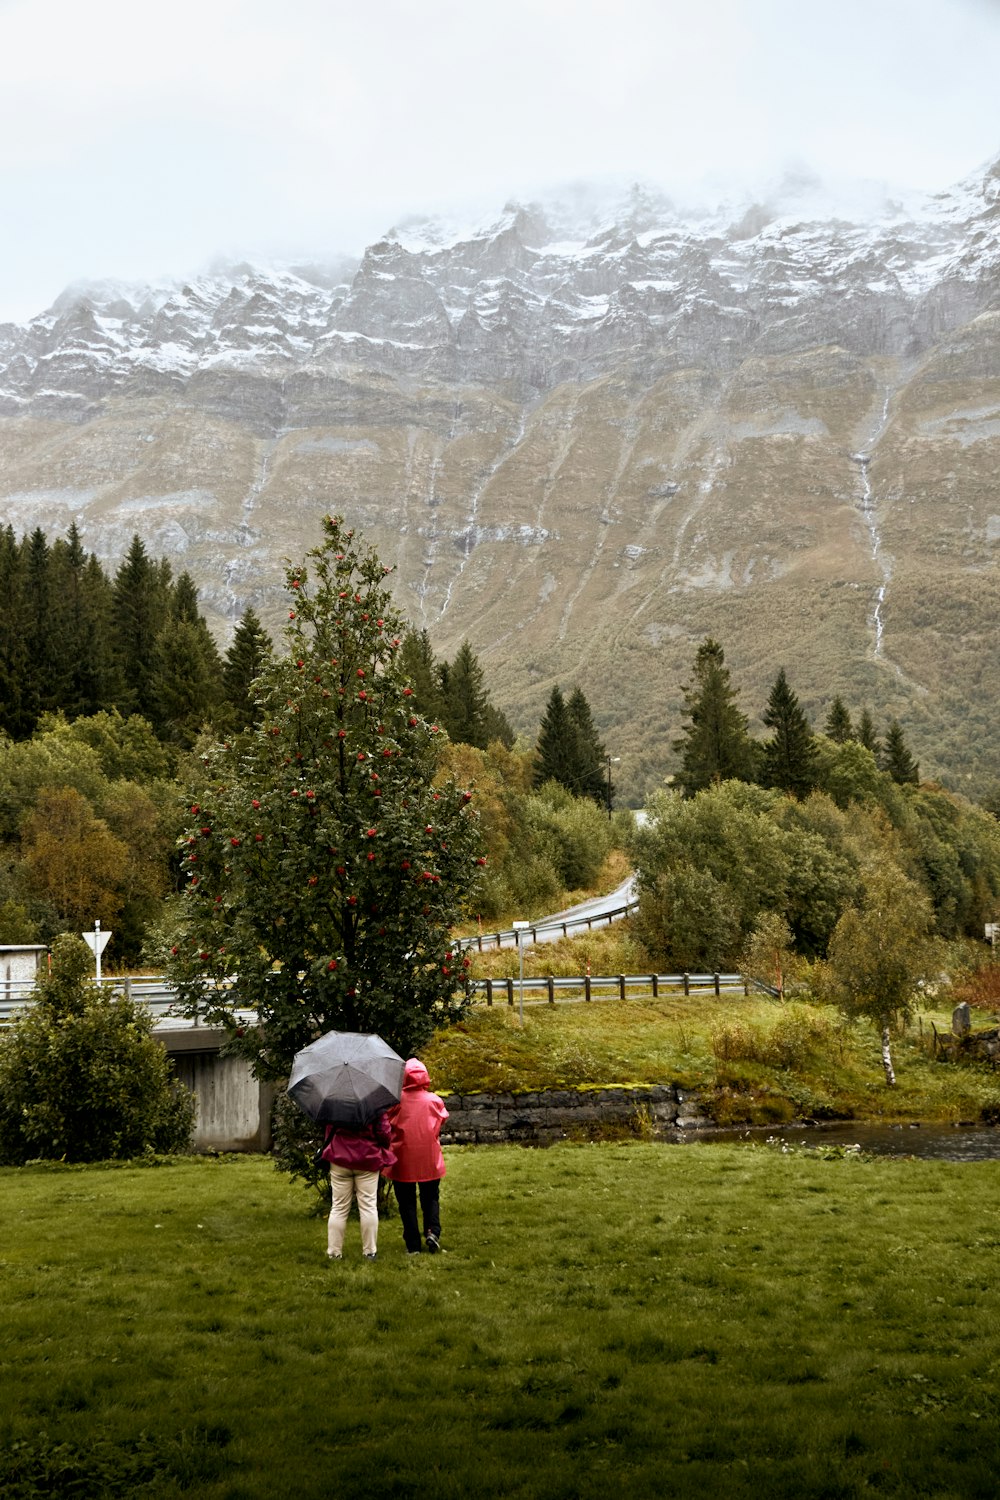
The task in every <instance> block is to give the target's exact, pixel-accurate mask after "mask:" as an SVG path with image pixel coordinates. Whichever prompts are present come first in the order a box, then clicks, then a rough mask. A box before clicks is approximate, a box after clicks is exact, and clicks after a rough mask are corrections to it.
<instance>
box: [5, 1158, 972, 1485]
mask: <svg viewBox="0 0 1000 1500" xmlns="http://www.w3.org/2000/svg"><path fill="white" fill-rule="evenodd" d="M448 1168H449V1171H448V1176H447V1178H446V1180H445V1184H444V1191H443V1196H442V1203H443V1209H444V1215H443V1217H444V1243H445V1245H446V1246H447V1249H448V1253H447V1254H445V1255H441V1256H437V1257H429V1256H421V1257H419V1258H418V1257H411V1258H407V1257H406V1256H405V1255H404V1253H403V1248H402V1244H401V1240H400V1235H399V1225H398V1220H395V1219H390V1220H387V1221H385V1222H384V1223H383V1224H382V1227H381V1235H380V1246H379V1251H380V1253H379V1261H378V1263H377V1264H375V1265H367V1264H365V1263H363V1262H362V1260H361V1258H360V1245H359V1242H358V1226H357V1225H356V1224H351V1225H350V1226H349V1229H348V1244H347V1256H348V1258H347V1259H345V1261H344V1262H343V1263H342V1264H339V1265H329V1264H328V1263H327V1262H326V1259H325V1255H324V1253H323V1252H324V1248H325V1238H324V1228H325V1226H324V1225H323V1223H322V1221H320V1220H317V1219H315V1218H310V1217H308V1213H307V1206H308V1199H307V1198H306V1196H305V1194H304V1193H303V1192H302V1190H301V1189H300V1188H296V1187H293V1186H291V1185H290V1184H289V1183H288V1181H287V1180H286V1179H284V1178H282V1177H281V1176H279V1175H278V1174H277V1173H276V1172H275V1171H274V1169H273V1167H272V1166H271V1164H270V1163H269V1162H268V1161H267V1160H265V1159H262V1158H253V1157H246V1158H240V1159H234V1158H223V1159H218V1160H206V1159H202V1160H198V1159H186V1160H180V1161H177V1162H173V1163H169V1164H162V1165H158V1166H148V1167H139V1166H125V1167H119V1168H114V1169H110V1168H100V1167H97V1168H95V1167H90V1168H65V1167H51V1166H50V1167H43V1166H37V1167H28V1168H24V1169H21V1170H13V1169H7V1170H3V1171H0V1201H2V1204H3V1226H4V1233H3V1239H2V1243H0V1284H2V1291H3V1295H2V1298H0V1329H2V1352H0V1361H2V1362H0V1440H2V1449H0V1493H2V1494H3V1495H4V1497H5V1500H21V1497H27V1496H32V1497H34V1496H38V1495H57V1496H74V1497H82V1500H89V1497H102V1500H103V1497H110V1496H118V1495H123V1496H124V1495H150V1496H171V1497H172V1496H178V1495H181V1494H184V1493H187V1494H194V1495H198V1496H206V1497H218V1500H223V1497H225V1500H258V1497H260V1500H263V1497H270V1496H274V1497H284V1496H289V1497H291V1496H299V1497H313V1496H316V1497H319V1496H330V1497H355V1496H379V1497H381V1496H413V1497H418V1496H419V1497H428V1500H431V1497H435V1500H436V1497H442V1500H458V1497H462V1500H467V1497H470V1496H481V1495H482V1496H492V1495H498V1496H500V1495H503V1496H511V1497H524V1500H530V1497H535V1496H539V1497H545V1500H549V1497H552V1500H556V1497H558V1500H573V1497H580V1500H589V1497H602V1500H603V1497H606V1496H607V1495H608V1494H609V1493H611V1494H614V1495H616V1496H629V1497H646V1496H654V1495H679V1496H705V1497H708V1496H711V1497H726V1500H728V1497H735V1500H741V1497H751V1496H752V1497H755V1500H759V1497H784V1496H791V1497H797V1496H809V1497H826V1500H847V1497H851V1500H853V1497H863V1496H892V1497H899V1500H904V1497H905V1500H910V1497H913V1496H918V1495H919V1496H935V1497H953V1500H971V1497H980V1496H981V1497H983V1500H986V1497H990V1500H992V1497H993V1496H994V1495H995V1493H996V1464H997V1459H998V1456H1000V1444H998V1437H997V1432H998V1422H1000V1352H998V1344H997V1333H998V1313H1000V1290H998V1287H997V1277H996V1264H997V1252H998V1249H1000V1195H998V1193H997V1187H998V1182H1000V1165H997V1164H995V1163H970V1164H963V1165H960V1166H959V1165H951V1164H946V1163H939V1162H915V1161H890V1160H878V1161H866V1160H859V1159H854V1158H847V1159H843V1160H820V1159H817V1158H816V1157H814V1156H810V1157H809V1158H808V1159H803V1158H802V1157H801V1156H799V1155H798V1154H796V1153H794V1152H793V1153H789V1154H782V1153H781V1152H780V1151H778V1150H775V1149H768V1148H766V1147H760V1148H739V1147H726V1146H704V1147H702V1146H688V1147H683V1148H678V1147H667V1146H657V1145H648V1144H634V1145H628V1146H611V1145H570V1144H565V1145H561V1146H557V1147H553V1148H551V1149H550V1150H547V1151H529V1150H524V1149H519V1148H517V1147H497V1148H489V1149H482V1148H481V1149H478V1150H477V1149H472V1148H465V1149H452V1150H450V1151H449V1152H448Z"/></svg>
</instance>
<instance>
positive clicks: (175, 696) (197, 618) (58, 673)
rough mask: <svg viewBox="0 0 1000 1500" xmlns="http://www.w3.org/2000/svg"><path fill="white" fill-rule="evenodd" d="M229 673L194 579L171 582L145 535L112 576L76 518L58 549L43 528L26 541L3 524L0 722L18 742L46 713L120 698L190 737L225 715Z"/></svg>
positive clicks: (171, 736) (177, 735)
mask: <svg viewBox="0 0 1000 1500" xmlns="http://www.w3.org/2000/svg"><path fill="white" fill-rule="evenodd" d="M221 676H222V665H221V662H220V661H219V656H218V652H217V650H216V647H215V643H214V641H213V640H212V637H211V635H210V633H209V631H208V627H207V625H206V624H205V621H204V619H203V618H202V616H201V615H200V613H199V611H198V596H197V591H196V589H195V586H194V584H193V582H192V580H191V578H190V576H189V575H188V574H186V573H182V574H181V576H180V578H179V579H178V580H177V581H176V583H175V582H173V580H172V578H171V573H170V568H169V566H168V565H167V564H166V563H165V562H163V561H161V562H155V561H154V560H153V559H151V558H150V557H149V556H148V554H147V552H146V548H145V546H144V544H143V542H142V541H141V539H140V538H139V537H138V536H134V537H133V538H132V543H131V546H130V548H129V551H128V554H127V556H126V558H125V559H124V560H123V562H122V563H121V565H120V567H119V569H118V571H117V573H116V574H115V578H114V582H113V583H112V581H111V580H110V579H109V578H108V577H107V575H106V574H105V573H104V570H103V568H102V567H101V565H100V563H99V562H98V560H97V558H96V557H95V556H94V555H93V554H88V553H87V552H85V550H84V548H83V545H82V543H81V540H80V535H79V532H78V530H77V528H76V525H75V523H74V524H73V525H71V526H70V529H69V532H68V533H67V535H66V537H65V538H59V539H57V540H56V541H55V542H54V543H53V544H52V545H51V546H50V545H49V542H48V540H47V538H46V536H45V533H44V532H43V531H42V530H41V529H40V528H39V527H36V528H35V530H34V531H33V532H32V533H31V535H30V536H27V537H24V538H23V539H22V540H21V542H20V543H19V542H18V541H17V539H16V538H15V536H14V533H13V530H12V529H11V528H10V527H7V528H6V530H5V531H3V532H2V533H0V729H2V730H3V731H5V732H6V733H8V734H10V735H11V736H12V737H13V738H14V739H18V740H20V739H24V738H25V737H27V736H28V735H30V734H31V733H32V731H33V730H34V729H35V728H36V726H37V725H38V723H39V720H40V719H41V718H43V717H44V716H49V715H64V716H65V718H66V719H68V720H70V721H73V720H76V719H78V718H80V717H91V718H93V717H96V716H100V715H102V714H106V713H107V711H108V710H109V707H110V708H112V709H113V710H114V711H117V712H120V713H122V714H124V715H125V716H126V718H128V717H129V716H131V715H133V714H136V713H138V714H141V715H142V716H143V717H144V719H146V720H147V721H148V722H149V723H151V724H153V725H155V727H156V729H157V731H158V732H160V733H161V734H162V736H163V738H164V739H166V740H167V741H169V742H173V743H177V744H181V745H186V744H190V743H191V740H192V737H193V734H194V733H195V732H196V731H197V729H198V728H199V727H200V726H201V723H202V722H203V721H204V719H205V718H206V717H210V716H212V715H214V714H215V712H216V708H217V704H218V701H219V698H220V694H221ZM192 726H193V727H192Z"/></svg>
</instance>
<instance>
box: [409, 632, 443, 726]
mask: <svg viewBox="0 0 1000 1500" xmlns="http://www.w3.org/2000/svg"><path fill="white" fill-rule="evenodd" d="M399 665H400V671H401V672H402V673H403V675H404V677H406V678H408V680H409V683H410V687H411V688H412V689H413V701H414V703H415V705H416V707H417V708H418V709H419V710H420V712H421V713H422V714H423V716H424V717H425V718H426V719H428V720H429V721H430V722H431V723H434V724H440V723H441V721H442V719H443V718H444V697H443V694H442V692H441V679H440V674H439V671H438V667H437V663H436V662H435V660H434V652H433V650H432V649H431V638H430V636H429V635H428V634H427V631H426V630H413V629H410V630H408V631H407V633H406V635H405V636H404V637H403V644H402V646H401V648H400V653H399Z"/></svg>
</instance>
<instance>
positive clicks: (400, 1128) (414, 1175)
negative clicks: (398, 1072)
mask: <svg viewBox="0 0 1000 1500" xmlns="http://www.w3.org/2000/svg"><path fill="white" fill-rule="evenodd" d="M430 1083H431V1080H430V1074H429V1073H428V1071H427V1069H426V1068H425V1067H424V1065H423V1063H422V1062H419V1061H418V1060H417V1059H416V1058H415V1057H411V1058H410V1060H409V1062H408V1063H407V1064H406V1067H405V1069H404V1070H403V1097H402V1098H401V1099H400V1101H399V1103H398V1104H397V1105H396V1106H395V1108H394V1109H391V1110H390V1111H389V1124H390V1126H391V1127H392V1149H393V1151H394V1152H395V1154H396V1164H395V1166H393V1167H390V1168H389V1170H388V1171H387V1172H386V1174H385V1175H386V1176H387V1177H391V1178H392V1180H393V1182H432V1181H433V1180H434V1179H435V1178H437V1177H443V1176H444V1174H445V1165H444V1157H443V1156H442V1155H441V1147H440V1145H439V1143H438V1136H439V1135H440V1134H441V1126H442V1125H443V1124H444V1122H445V1120H447V1118H448V1111H447V1110H446V1109H445V1107H444V1102H443V1100H441V1099H439V1098H438V1096H437V1094H432V1093H431V1092H430Z"/></svg>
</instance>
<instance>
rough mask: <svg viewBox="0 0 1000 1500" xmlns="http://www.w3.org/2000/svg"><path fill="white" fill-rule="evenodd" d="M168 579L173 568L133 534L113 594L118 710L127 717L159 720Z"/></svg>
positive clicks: (116, 578) (117, 574)
mask: <svg viewBox="0 0 1000 1500" xmlns="http://www.w3.org/2000/svg"><path fill="white" fill-rule="evenodd" d="M169 581H170V569H169V564H166V563H159V564H157V563H153V562H151V561H150V559H149V557H148V556H147V553H146V548H145V547H144V545H143V543H142V541H141V539H140V538H139V537H138V536H133V538H132V543H131V546H130V547H129V550H128V555H127V556H126V558H125V561H124V562H123V563H122V564H121V566H120V567H119V569H118V572H117V573H116V574H115V582H114V590H113V594H112V622H111V623H112V637H113V646H114V655H115V663H116V667H117V686H116V693H115V706H116V707H117V708H118V709H119V710H120V712H121V713H122V714H123V715H124V716H125V717H126V718H127V717H128V715H129V714H132V713H139V714H142V716H143V718H146V719H149V720H150V722H155V721H156V718H157V705H156V691H155V685H154V681H153V678H154V674H155V671H156V665H157V641H158V638H159V635H160V632H161V630H162V629H163V626H164V624H165V623H166V619H167V609H168V603H169Z"/></svg>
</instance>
